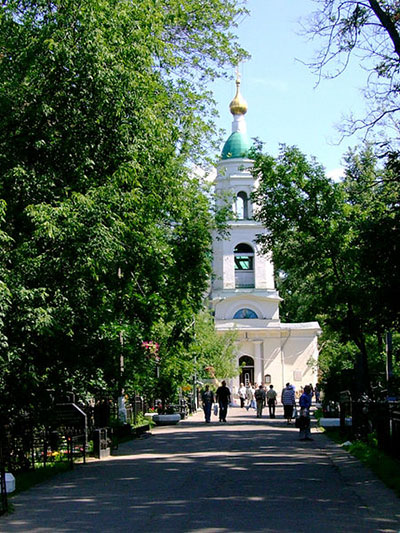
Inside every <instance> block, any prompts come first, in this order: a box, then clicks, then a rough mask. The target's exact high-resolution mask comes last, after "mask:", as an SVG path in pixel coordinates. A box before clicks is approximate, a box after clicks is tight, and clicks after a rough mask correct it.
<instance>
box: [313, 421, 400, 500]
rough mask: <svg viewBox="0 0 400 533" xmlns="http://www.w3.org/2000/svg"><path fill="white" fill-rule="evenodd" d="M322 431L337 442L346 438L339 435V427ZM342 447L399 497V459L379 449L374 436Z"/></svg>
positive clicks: (340, 442) (341, 442)
mask: <svg viewBox="0 0 400 533" xmlns="http://www.w3.org/2000/svg"><path fill="white" fill-rule="evenodd" d="M324 433H325V435H326V436H327V437H329V438H330V439H331V440H333V441H334V442H337V443H338V444H343V443H344V442H346V441H347V440H348V439H347V438H346V437H343V436H342V435H341V433H340V429H339V428H325V430H324ZM344 448H345V449H346V450H347V451H348V452H349V453H350V454H351V455H353V456H354V457H356V458H357V459H359V460H360V461H361V462H362V463H363V464H364V465H366V466H367V467H368V468H369V469H370V470H371V471H372V472H374V474H375V475H376V476H377V477H379V479H381V481H383V483H384V484H385V485H386V486H387V487H389V488H390V489H392V490H394V491H395V493H396V495H397V496H398V497H400V461H398V460H397V459H395V458H393V457H391V456H389V455H387V454H386V453H384V452H383V451H381V450H379V449H378V448H377V443H376V439H375V438H374V436H371V437H370V438H369V440H368V442H363V441H355V442H352V443H351V444H350V445H349V446H344Z"/></svg>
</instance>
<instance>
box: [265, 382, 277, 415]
mask: <svg viewBox="0 0 400 533" xmlns="http://www.w3.org/2000/svg"><path fill="white" fill-rule="evenodd" d="M276 396H277V394H276V391H275V390H274V386H273V385H270V386H269V390H268V391H267V403H268V409H269V417H270V418H275V406H276V404H277V400H276Z"/></svg>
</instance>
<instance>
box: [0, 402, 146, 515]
mask: <svg viewBox="0 0 400 533" xmlns="http://www.w3.org/2000/svg"><path fill="white" fill-rule="evenodd" d="M63 399H64V402H62V403H55V402H54V403H53V404H52V405H49V408H48V410H47V411H46V413H45V415H44V416H43V417H42V419H44V420H46V422H45V423H42V424H38V422H37V421H33V420H32V419H31V418H30V417H29V416H27V415H26V416H21V417H19V418H18V419H15V420H13V421H12V422H10V423H9V424H7V425H3V426H0V496H1V500H0V514H1V513H2V512H3V513H4V512H6V511H7V492H6V487H5V473H6V472H10V473H12V474H13V475H18V474H20V473H22V472H28V471H32V470H34V469H36V468H38V467H39V466H42V467H46V466H50V465H53V464H54V463H58V462H68V464H69V466H70V468H72V467H73V465H74V463H75V462H76V461H78V460H79V461H81V462H85V461H86V456H87V454H88V453H93V455H95V456H96V457H105V456H106V455H107V454H108V453H109V448H110V447H111V446H112V442H113V439H115V438H116V437H120V436H121V435H122V433H124V435H125V434H126V435H135V434H136V432H134V431H133V430H132V426H134V425H136V423H137V422H138V420H139V414H140V413H142V414H144V413H146V411H148V409H149V406H148V404H147V402H146V400H145V399H144V398H143V397H140V396H136V397H135V398H134V400H133V401H132V402H131V403H130V404H127V405H126V420H125V421H124V423H121V424H118V423H116V421H117V420H118V417H119V413H118V405H117V403H116V402H114V401H112V400H110V399H108V398H102V399H100V400H98V401H96V402H94V403H92V404H89V405H83V404H79V405H77V404H75V397H74V395H71V394H70V395H69V396H68V397H67V398H65V397H64V398H63ZM119 432H120V433H121V435H120V434H119ZM138 434H139V432H138ZM89 441H91V442H92V443H93V448H92V447H91V446H89Z"/></svg>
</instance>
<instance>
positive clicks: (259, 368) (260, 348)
mask: <svg viewBox="0 0 400 533" xmlns="http://www.w3.org/2000/svg"><path fill="white" fill-rule="evenodd" d="M253 342H254V355H255V364H254V380H255V382H256V383H257V385H260V384H261V383H264V342H263V341H262V340H255V341H253Z"/></svg>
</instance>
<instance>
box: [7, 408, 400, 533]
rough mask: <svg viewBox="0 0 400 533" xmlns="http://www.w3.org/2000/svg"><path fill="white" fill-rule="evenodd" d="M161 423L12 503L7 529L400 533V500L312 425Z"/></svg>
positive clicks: (249, 419)
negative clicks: (308, 436)
mask: <svg viewBox="0 0 400 533" xmlns="http://www.w3.org/2000/svg"><path fill="white" fill-rule="evenodd" d="M217 420H218V419H217V417H215V416H214V415H212V422H211V424H205V423H204V421H203V415H202V413H201V412H198V413H196V414H195V415H194V416H192V417H190V418H189V419H187V420H185V421H182V422H181V423H180V424H178V425H177V426H168V427H157V428H155V429H154V430H152V432H151V434H148V435H145V436H144V437H143V438H140V439H136V440H133V441H131V442H129V443H126V444H124V445H122V446H120V448H119V449H118V450H117V451H116V452H115V455H113V457H111V458H109V459H103V460H101V461H93V462H89V463H88V464H86V465H82V466H77V467H76V468H75V469H74V470H72V471H71V472H67V473H65V474H61V475H59V476H57V477H55V478H53V479H52V480H50V481H48V482H46V483H43V484H41V485H38V486H36V487H33V488H32V489H30V490H29V491H26V492H24V493H21V494H19V495H17V496H15V497H14V498H12V499H11V502H12V504H13V507H14V512H13V513H12V514H10V515H8V516H5V517H1V518H0V531H1V532H4V533H6V532H7V533H17V532H18V533H22V532H23V533H28V532H29V533H84V532H102V533H108V532H142V533H147V532H148V533H150V532H151V533H159V532H160V533H162V532H167V531H168V532H175V533H180V532H185V533H189V532H193V533H194V532H196V533H200V532H201V533H227V532H236V533H241V532H243V533H251V532H290V533H303V532H304V533H314V532H315V533H330V532H335V533H336V532H346V533H352V532H368V533H370V532H375V531H377V532H380V531H382V532H395V533H398V532H399V531H400V500H399V499H398V498H396V496H395V495H394V494H393V493H392V491H390V490H389V489H387V488H386V487H385V486H384V485H383V484H382V483H381V482H380V481H379V480H377V479H376V478H375V477H374V476H373V474H371V473H370V472H369V471H368V470H367V469H365V468H364V467H363V466H362V465H361V464H360V463H359V462H358V461H357V460H355V459H354V458H352V457H351V456H350V455H349V454H348V453H347V452H345V451H344V450H343V449H341V448H340V447H338V446H337V445H335V444H333V443H331V442H330V441H329V440H328V439H327V438H326V437H325V436H324V435H323V434H322V433H318V432H317V430H316V429H315V428H313V430H312V437H313V438H314V441H313V442H303V441H299V440H298V430H296V429H295V428H294V427H293V425H291V426H287V425H286V423H285V421H284V420H283V419H282V415H281V410H280V409H278V417H277V418H276V419H274V420H270V419H269V418H267V417H266V416H265V417H263V418H262V419H257V418H256V416H255V412H254V411H249V412H247V411H246V410H245V409H240V408H238V407H236V408H231V409H230V410H229V413H228V422H227V423H226V424H224V423H220V422H218V421H217Z"/></svg>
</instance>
